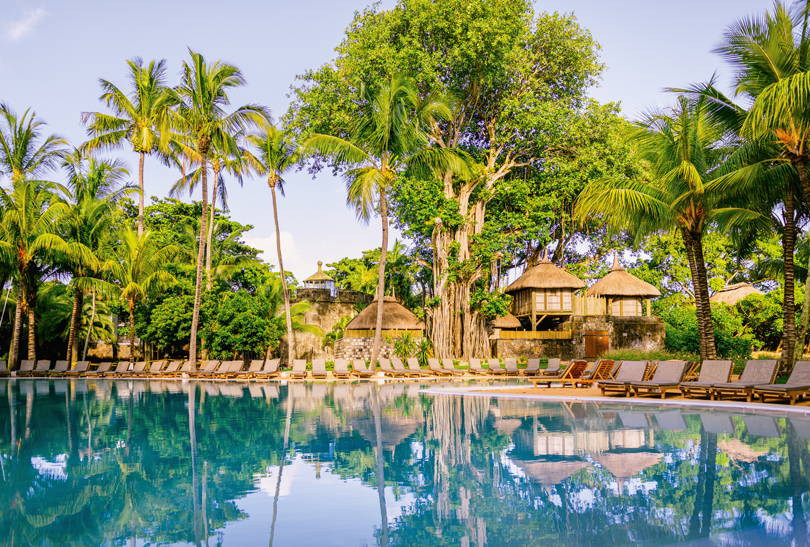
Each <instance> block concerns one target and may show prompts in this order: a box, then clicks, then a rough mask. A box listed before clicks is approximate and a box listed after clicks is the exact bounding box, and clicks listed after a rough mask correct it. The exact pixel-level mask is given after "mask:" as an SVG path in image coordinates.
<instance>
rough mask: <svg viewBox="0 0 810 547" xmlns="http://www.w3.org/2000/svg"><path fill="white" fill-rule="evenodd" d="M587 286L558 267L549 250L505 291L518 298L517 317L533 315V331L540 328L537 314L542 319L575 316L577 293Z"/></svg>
mask: <svg viewBox="0 0 810 547" xmlns="http://www.w3.org/2000/svg"><path fill="white" fill-rule="evenodd" d="M585 286H586V283H585V282H584V281H582V280H581V279H579V278H578V277H576V276H573V275H571V274H570V273H568V272H566V271H565V270H563V269H562V268H559V267H557V266H555V265H554V264H553V263H552V262H551V261H550V260H549V259H548V252H546V253H544V254H543V259H542V260H541V261H540V263H539V264H537V265H536V266H534V267H532V268H529V269H528V270H526V271H525V272H524V273H523V275H521V276H520V277H519V278H517V279H516V280H515V282H514V283H512V284H511V285H509V286H508V287H506V289H505V292H506V293H507V294H512V295H513V297H514V300H513V301H512V313H513V314H514V315H515V316H516V317H531V318H532V330H536V329H537V324H538V323H539V321H538V320H537V316H540V321H542V319H543V318H544V317H546V316H549V315H553V316H559V315H572V314H573V313H574V298H573V293H574V291H576V290H577V289H582V288H584V287H585Z"/></svg>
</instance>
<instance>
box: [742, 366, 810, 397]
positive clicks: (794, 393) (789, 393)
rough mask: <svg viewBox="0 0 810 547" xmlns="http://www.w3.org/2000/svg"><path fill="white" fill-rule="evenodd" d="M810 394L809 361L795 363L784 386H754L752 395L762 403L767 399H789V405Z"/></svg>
mask: <svg viewBox="0 0 810 547" xmlns="http://www.w3.org/2000/svg"><path fill="white" fill-rule="evenodd" d="M808 393H810V361H796V364H795V365H794V366H793V372H791V373H790V376H789V377H788V379H787V382H786V383H784V384H762V385H757V386H754V394H755V395H758V396H759V398H760V400H761V401H762V402H763V403H764V402H765V401H766V400H767V399H777V400H781V399H789V400H790V404H792V405H795V404H796V401H797V400H799V399H801V398H802V397H804V396H805V395H807V394H808Z"/></svg>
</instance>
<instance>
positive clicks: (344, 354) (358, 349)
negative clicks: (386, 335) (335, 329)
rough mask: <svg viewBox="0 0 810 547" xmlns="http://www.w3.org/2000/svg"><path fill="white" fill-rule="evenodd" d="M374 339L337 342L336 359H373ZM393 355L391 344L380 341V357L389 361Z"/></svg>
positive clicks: (342, 339)
mask: <svg viewBox="0 0 810 547" xmlns="http://www.w3.org/2000/svg"><path fill="white" fill-rule="evenodd" d="M373 348H374V338H341V339H340V340H337V341H336V342H335V357H334V358H335V359H371V351H372V349H373ZM392 355H393V351H392V348H391V344H389V343H388V342H386V341H385V340H380V357H381V358H382V359H389V358H390V357H391V356H392Z"/></svg>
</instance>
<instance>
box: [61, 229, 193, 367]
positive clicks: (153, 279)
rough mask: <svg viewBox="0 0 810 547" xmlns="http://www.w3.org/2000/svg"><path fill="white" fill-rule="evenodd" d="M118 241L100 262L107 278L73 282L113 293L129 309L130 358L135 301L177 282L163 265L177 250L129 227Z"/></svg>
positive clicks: (133, 334) (148, 233) (152, 234)
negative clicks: (104, 259) (106, 257)
mask: <svg viewBox="0 0 810 547" xmlns="http://www.w3.org/2000/svg"><path fill="white" fill-rule="evenodd" d="M120 238H121V240H120V244H118V245H117V246H110V247H108V248H107V249H106V252H107V253H108V254H109V256H110V259H108V260H106V261H105V262H104V264H103V266H102V269H103V270H104V272H105V274H106V277H107V279H109V281H107V280H102V279H95V278H91V277H81V278H76V279H75V280H74V283H75V285H76V286H77V287H79V288H80V289H83V290H90V289H96V290H100V291H104V292H107V293H110V294H116V295H118V297H120V298H121V299H122V300H124V301H125V302H126V303H127V308H128V309H129V348H130V358H131V359H134V357H135V334H136V333H135V305H136V304H137V303H138V301H139V300H141V299H143V298H145V297H147V296H148V295H150V294H153V293H154V291H157V290H160V289H161V288H163V287H165V286H166V285H169V284H173V283H176V281H177V280H176V279H175V278H174V276H173V275H171V274H170V273H168V272H167V271H166V270H164V269H163V268H164V267H165V266H166V264H168V263H169V262H170V261H171V259H172V258H173V257H174V256H175V255H176V254H177V252H178V249H177V247H175V246H174V245H166V246H163V247H161V246H160V245H159V243H158V241H157V240H156V239H155V234H154V233H153V232H152V231H150V230H147V231H146V232H144V233H143V234H141V235H140V236H139V235H138V234H137V233H136V232H133V231H132V230H125V231H123V232H121V234H120Z"/></svg>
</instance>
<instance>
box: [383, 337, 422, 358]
mask: <svg viewBox="0 0 810 547" xmlns="http://www.w3.org/2000/svg"><path fill="white" fill-rule="evenodd" d="M388 343H389V344H391V345H392V346H393V350H394V355H396V356H397V357H399V358H400V359H408V358H410V357H411V356H413V354H414V352H415V351H416V350H417V348H418V344H417V342H416V340H414V338H413V334H411V333H409V332H403V333H402V334H400V335H399V336H398V337H396V338H395V339H394V340H393V341H392V340H388Z"/></svg>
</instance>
